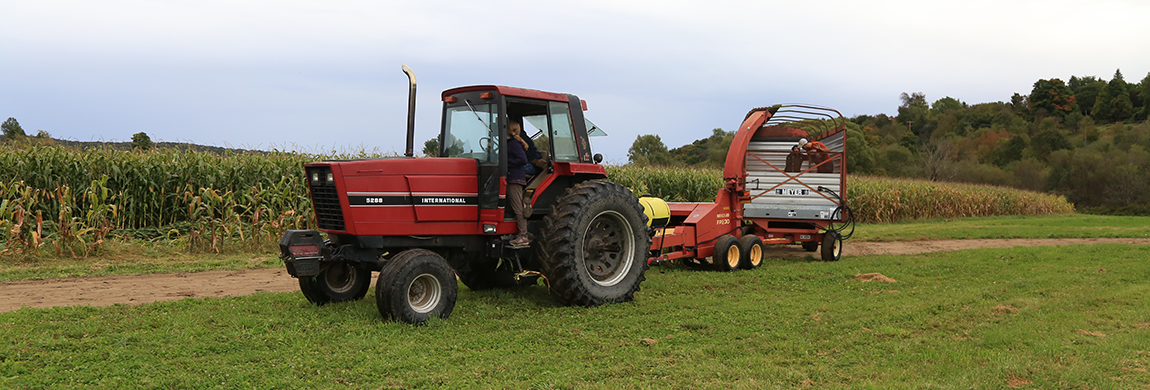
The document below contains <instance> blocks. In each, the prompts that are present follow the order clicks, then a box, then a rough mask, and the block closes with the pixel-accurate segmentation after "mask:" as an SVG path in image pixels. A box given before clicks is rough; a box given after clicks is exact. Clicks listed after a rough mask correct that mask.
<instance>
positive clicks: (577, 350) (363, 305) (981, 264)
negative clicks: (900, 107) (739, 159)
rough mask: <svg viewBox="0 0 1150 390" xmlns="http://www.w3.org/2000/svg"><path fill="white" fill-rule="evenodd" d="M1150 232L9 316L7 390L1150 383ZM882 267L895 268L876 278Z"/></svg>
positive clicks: (0, 383) (2, 353) (0, 378)
mask: <svg viewBox="0 0 1150 390" xmlns="http://www.w3.org/2000/svg"><path fill="white" fill-rule="evenodd" d="M1148 257H1150V247H1148V246H1126V245H1096V246H1071V247H1042V248H1012V249H978V250H967V251H959V252H946V253H935V254H929V255H918V256H869V257H852V258H847V259H845V260H843V261H840V262H837V263H823V262H813V261H805V260H774V261H768V262H766V263H765V264H764V265H763V267H762V268H759V269H756V270H752V271H742V272H736V273H714V272H697V271H688V270H685V269H683V268H680V267H675V266H671V267H659V268H653V269H651V270H650V271H648V281H647V282H646V283H644V285H643V290H642V291H641V292H640V293H638V294H637V295H636V299H635V301H634V302H631V303H627V304H617V305H608V306H604V307H598V308H590V309H587V308H569V307H558V306H556V304H555V302H554V301H553V300H552V299H551V298H550V296H548V294H547V292H546V289H545V288H544V287H542V286H534V287H525V288H519V289H514V290H506V291H494V292H480V293H476V292H472V291H470V290H467V289H466V288H462V287H461V289H460V299H459V303H458V305H457V306H456V310H455V312H454V314H453V316H452V317H451V319H450V320H448V321H433V322H431V323H430V324H429V325H428V326H423V327H411V326H408V325H402V324H398V323H390V322H382V321H380V319H379V314H378V313H377V312H376V309H375V305H374V298H372V295H371V294H369V296H368V298H366V299H365V300H363V301H360V302H353V303H344V304H335V305H330V306H326V307H314V306H312V305H310V304H308V303H307V302H306V301H305V300H304V299H303V298H302V297H301V296H299V294H298V293H280V294H271V293H261V294H257V295H253V296H247V297H237V298H224V299H185V300H181V301H174V302H161V303H153V304H145V305H140V306H135V307H132V306H113V307H96V308H93V307H73V308H54V309H22V310H19V311H16V312H9V313H3V314H0V324H2V326H0V338H2V339H3V340H4V342H3V343H2V344H0V388H41V387H52V388H125V387H129V388H131V387H148V388H156V387H159V388H284V387H289V388H295V387H298V388H332V387H350V388H373V389H374V388H636V387H640V388H642V387H658V388H724V389H726V388H763V387H783V388H796V387H798V388H807V387H816V388H840V387H851V388H1003V387H1005V386H1018V387H1023V388H1146V387H1147V386H1150V374H1148V373H1147V368H1148V366H1150V314H1148V313H1150V300H1147V299H1146V296H1147V294H1148V293H1150V267H1146V266H1145V259H1146V258H1148ZM872 272H878V273H882V274H883V275H885V276H887V277H890V278H893V279H895V280H897V282H896V283H883V282H862V281H858V280H855V278H854V276H855V275H856V274H862V273H872Z"/></svg>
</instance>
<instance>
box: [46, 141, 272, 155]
mask: <svg viewBox="0 0 1150 390" xmlns="http://www.w3.org/2000/svg"><path fill="white" fill-rule="evenodd" d="M55 142H56V145H60V146H69V147H78V148H81V150H89V148H95V147H110V148H114V150H117V151H131V150H132V143H131V142H122V143H115V142H102V140H67V139H56V140H55ZM153 145H154V146H153V147H155V148H174V150H179V151H189V150H191V151H197V152H212V153H217V154H223V153H224V152H228V151H231V152H233V153H244V152H252V151H247V150H241V148H230V147H220V146H207V145H197V144H189V143H168V142H161V143H154V144H153Z"/></svg>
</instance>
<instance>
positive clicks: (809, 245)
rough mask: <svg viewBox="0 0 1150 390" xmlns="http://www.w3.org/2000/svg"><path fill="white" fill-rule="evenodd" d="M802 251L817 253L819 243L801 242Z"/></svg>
mask: <svg viewBox="0 0 1150 390" xmlns="http://www.w3.org/2000/svg"><path fill="white" fill-rule="evenodd" d="M803 249H806V250H807V252H814V251H817V250H819V242H818V241H813V240H812V241H803Z"/></svg>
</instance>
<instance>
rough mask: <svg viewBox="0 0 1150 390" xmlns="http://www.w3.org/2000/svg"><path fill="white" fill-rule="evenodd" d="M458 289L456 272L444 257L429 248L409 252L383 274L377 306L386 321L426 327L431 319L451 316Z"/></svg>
mask: <svg viewBox="0 0 1150 390" xmlns="http://www.w3.org/2000/svg"><path fill="white" fill-rule="evenodd" d="M457 290H458V285H456V283H455V272H453V271H452V270H451V266H449V265H447V261H445V260H443V257H440V256H439V255H438V254H436V253H435V252H432V251H429V250H426V249H408V250H406V251H403V252H400V253H399V254H397V255H395V256H394V257H392V258H391V260H389V261H388V262H387V265H385V266H384V267H383V270H382V271H380V273H379V278H378V279H377V281H376V284H375V305H376V307H377V308H378V309H379V314H380V315H381V316H383V318H391V319H396V320H399V321H403V322H406V323H409V324H422V323H424V322H427V320H428V319H430V318H431V317H439V318H443V319H447V317H449V316H451V311H452V310H453V309H455V298H456V295H457V294H458V291H457Z"/></svg>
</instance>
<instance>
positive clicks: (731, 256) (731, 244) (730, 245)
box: [711, 234, 743, 272]
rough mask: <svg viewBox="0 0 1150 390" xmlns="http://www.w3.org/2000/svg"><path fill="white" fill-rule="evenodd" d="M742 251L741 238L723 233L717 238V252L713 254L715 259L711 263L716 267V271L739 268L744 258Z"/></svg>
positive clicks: (728, 270)
mask: <svg viewBox="0 0 1150 390" xmlns="http://www.w3.org/2000/svg"><path fill="white" fill-rule="evenodd" d="M742 252H743V251H742V248H739V239H737V238H735V236H732V235H730V234H724V235H721V236H719V239H718V240H715V253H714V254H712V255H711V259H712V260H714V261H713V263H712V264H711V265H712V266H714V267H715V271H720V272H730V271H735V270H738V269H739V263H740V262H742V258H743V255H742Z"/></svg>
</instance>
